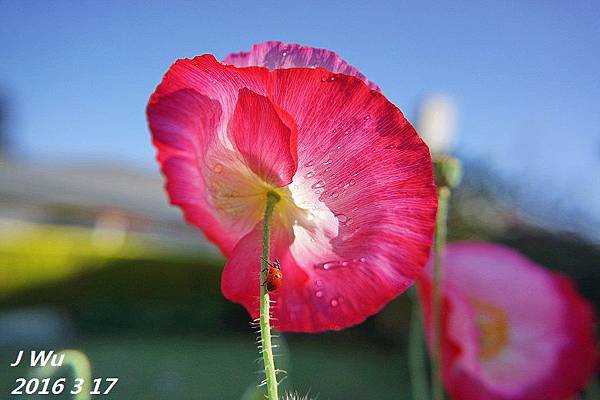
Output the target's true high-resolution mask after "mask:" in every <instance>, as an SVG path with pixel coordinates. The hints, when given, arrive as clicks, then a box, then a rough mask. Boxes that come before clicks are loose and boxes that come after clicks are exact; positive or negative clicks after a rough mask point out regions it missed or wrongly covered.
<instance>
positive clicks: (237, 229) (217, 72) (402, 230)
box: [147, 42, 437, 332]
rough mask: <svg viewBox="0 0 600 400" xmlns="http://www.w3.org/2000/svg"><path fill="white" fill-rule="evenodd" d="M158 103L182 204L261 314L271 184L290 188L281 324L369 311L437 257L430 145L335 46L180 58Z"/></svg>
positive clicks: (278, 298) (156, 127)
mask: <svg viewBox="0 0 600 400" xmlns="http://www.w3.org/2000/svg"><path fill="white" fill-rule="evenodd" d="M228 63H230V64H228ZM147 115H148V122H149V125H150V130H151V131H152V137H153V142H154V145H155V146H156V148H157V152H158V155H157V158H158V162H159V163H160V165H161V169H162V172H163V174H164V176H165V177H166V189H167V192H168V195H169V198H170V200H171V203H172V204H174V205H177V206H179V207H180V208H181V209H182V210H183V214H184V216H185V218H186V220H187V221H188V222H189V223H191V224H194V225H196V226H197V227H199V228H200V229H201V230H202V231H203V232H204V233H205V235H206V236H207V237H208V239H210V240H211V241H213V242H214V243H215V244H217V246H219V248H220V249H221V251H222V252H223V254H224V255H225V256H226V257H227V258H228V262H227V265H226V266H225V269H224V271H223V276H222V291H223V293H224V295H225V296H226V297H227V298H228V299H230V300H232V301H234V302H238V303H241V304H242V305H243V306H244V307H245V308H246V309H247V310H248V312H249V313H250V314H251V316H252V317H253V318H256V317H257V316H258V312H259V307H258V301H257V299H258V295H259V270H260V265H259V263H260V242H261V231H262V218H263V213H264V209H265V204H266V193H267V192H268V191H269V190H274V191H276V192H277V193H278V194H279V195H280V196H281V201H280V202H279V203H278V204H277V205H276V208H275V214H274V217H273V222H272V237H271V254H272V257H273V258H278V259H279V261H280V262H281V270H282V273H283V285H282V287H281V288H280V289H278V290H277V291H275V292H273V293H272V299H274V300H275V303H274V305H273V306H272V308H271V311H272V314H273V316H274V318H275V326H276V327H277V328H279V329H280V330H287V331H305V332H314V331H321V330H328V329H341V328H344V327H347V326H349V325H352V324H356V323H359V322H361V321H363V320H364V319H365V318H366V317H367V316H369V315H371V314H373V313H375V312H377V311H378V310H379V309H380V308H381V307H383V306H384V305H385V304H386V303H387V302H388V301H389V300H391V299H392V298H394V297H395V296H397V295H398V294H400V293H401V292H403V291H404V290H406V288H407V287H408V286H409V285H410V284H411V283H412V282H413V281H414V279H415V277H416V276H417V275H418V274H419V273H420V271H421V270H422V268H423V266H424V264H425V263H426V260H427V257H428V254H429V253H428V252H429V250H430V246H431V240H432V239H431V237H432V233H433V229H434V218H435V211H436V206H437V200H436V190H435V186H434V183H433V173H432V164H431V158H430V155H429V151H428V149H427V147H426V145H425V144H424V143H423V141H422V140H421V139H420V138H419V136H418V135H417V133H416V132H415V130H414V128H413V127H412V126H411V125H410V123H409V122H408V121H407V120H406V119H405V118H404V116H403V115H402V113H401V112H400V110H398V109H397V108H396V107H395V106H394V105H393V104H392V103H390V102H389V101H388V100H387V99H386V98H385V96H383V95H382V94H381V93H380V92H379V91H378V89H377V87H376V86H375V85H374V84H372V83H370V82H369V81H367V80H366V78H365V77H364V76H363V75H362V74H360V73H359V72H358V71H357V70H356V69H354V68H353V67H351V66H350V65H348V64H347V63H346V62H344V61H343V60H342V59H340V58H339V57H338V56H337V55H336V54H335V53H333V52H331V51H328V50H321V49H314V48H310V47H305V46H299V45H288V44H284V43H279V42H270V43H264V44H261V45H257V46H254V47H253V49H252V50H251V51H250V52H247V53H238V54H233V55H230V56H228V57H226V58H225V63H221V62H219V61H217V60H216V59H215V58H214V57H213V56H212V55H203V56H199V57H196V58H194V59H185V60H179V61H177V62H176V63H175V64H173V65H172V66H171V68H170V69H169V71H168V72H167V73H166V75H165V76H164V78H163V81H162V83H161V84H160V85H159V86H158V87H157V89H156V91H155V92H154V94H153V95H152V97H151V98H150V102H149V104H148V109H147Z"/></svg>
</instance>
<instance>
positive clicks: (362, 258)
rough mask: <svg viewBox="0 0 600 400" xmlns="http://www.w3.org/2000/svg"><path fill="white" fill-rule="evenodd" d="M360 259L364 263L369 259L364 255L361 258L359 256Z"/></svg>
mask: <svg viewBox="0 0 600 400" xmlns="http://www.w3.org/2000/svg"><path fill="white" fill-rule="evenodd" d="M358 261H360V262H362V263H364V262H365V261H367V259H366V258H364V257H361V258H359V259H358Z"/></svg>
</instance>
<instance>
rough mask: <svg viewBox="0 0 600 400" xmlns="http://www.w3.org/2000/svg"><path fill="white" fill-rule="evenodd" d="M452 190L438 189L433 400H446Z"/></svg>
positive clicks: (434, 248)
mask: <svg viewBox="0 0 600 400" xmlns="http://www.w3.org/2000/svg"><path fill="white" fill-rule="evenodd" d="M449 197H450V188H449V187H447V186H440V187H439V188H438V212H437V217H436V221H435V238H434V245H433V246H434V247H433V252H434V265H433V295H432V297H433V321H432V331H433V336H432V338H431V378H432V386H433V397H432V398H433V400H443V399H444V387H443V385H442V365H441V364H442V279H443V253H444V248H445V246H446V225H447V219H448V199H449Z"/></svg>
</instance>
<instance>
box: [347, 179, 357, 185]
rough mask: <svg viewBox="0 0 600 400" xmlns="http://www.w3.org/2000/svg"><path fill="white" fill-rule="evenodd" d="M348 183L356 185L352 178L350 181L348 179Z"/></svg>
mask: <svg viewBox="0 0 600 400" xmlns="http://www.w3.org/2000/svg"><path fill="white" fill-rule="evenodd" d="M348 184H349V185H350V186H354V185H356V181H355V180H354V179H350V181H348Z"/></svg>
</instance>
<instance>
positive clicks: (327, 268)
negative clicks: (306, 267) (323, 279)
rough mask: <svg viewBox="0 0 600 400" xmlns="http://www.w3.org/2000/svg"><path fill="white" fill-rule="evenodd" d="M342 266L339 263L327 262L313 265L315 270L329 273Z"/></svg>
mask: <svg viewBox="0 0 600 400" xmlns="http://www.w3.org/2000/svg"><path fill="white" fill-rule="evenodd" d="M341 266H342V263H341V262H339V261H327V262H324V263H321V264H315V266H314V268H315V269H323V270H325V271H331V270H332V269H336V268H339V267H341Z"/></svg>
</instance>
